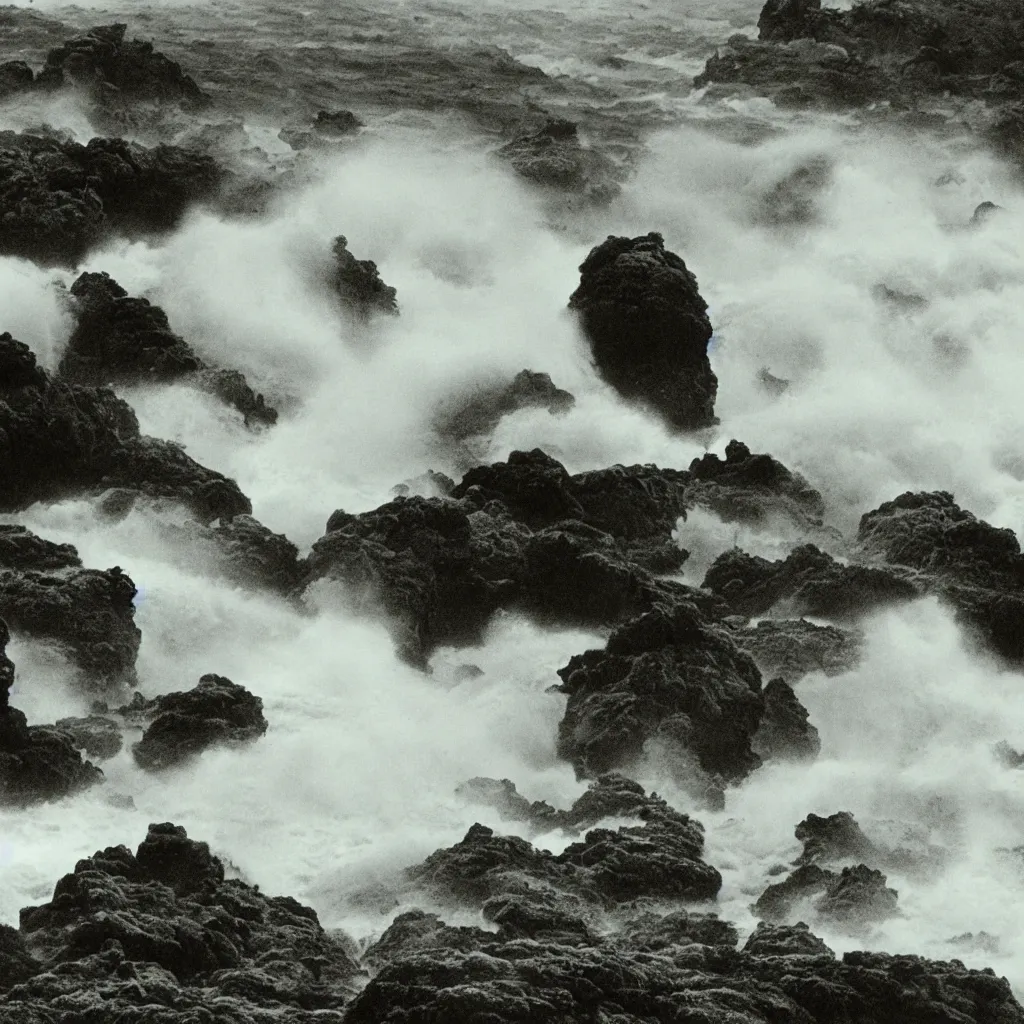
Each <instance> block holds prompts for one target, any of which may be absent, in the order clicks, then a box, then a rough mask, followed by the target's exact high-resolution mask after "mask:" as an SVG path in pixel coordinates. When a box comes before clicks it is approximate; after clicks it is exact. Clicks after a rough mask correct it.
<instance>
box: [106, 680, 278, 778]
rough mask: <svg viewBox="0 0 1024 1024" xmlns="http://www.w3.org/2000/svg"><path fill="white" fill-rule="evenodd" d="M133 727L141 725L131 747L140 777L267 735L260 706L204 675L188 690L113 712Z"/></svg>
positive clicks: (233, 686) (244, 691) (225, 682)
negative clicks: (216, 748)
mask: <svg viewBox="0 0 1024 1024" xmlns="http://www.w3.org/2000/svg"><path fill="white" fill-rule="evenodd" d="M119 714H121V715H123V716H124V717H125V718H126V719H127V720H128V721H130V722H133V723H145V724H146V731H145V732H144V733H143V736H142V739H141V740H140V741H139V742H138V743H136V744H135V745H134V746H133V747H132V756H133V757H134V758H135V763H136V764H138V765H139V767H140V768H144V769H145V770H146V771H163V770H165V769H167V768H178V767H181V766H182V765H184V764H186V763H187V762H188V761H190V760H191V759H192V758H194V757H197V756H198V755H199V754H201V753H202V752H203V751H204V750H207V749H208V748H210V747H214V746H240V745H244V744H247V743H251V742H252V741H253V740H256V739H258V738H259V737H260V736H262V735H263V734H264V733H265V732H266V731H267V720H266V718H264V717H263V701H262V700H261V699H260V698H259V697H257V696H255V695H254V694H252V693H250V692H249V691H248V690H247V689H246V688H245V687H244V686H239V685H238V684H237V683H233V682H231V680H230V679H225V678H224V677H223V676H217V675H205V676H203V677H202V678H201V679H200V680H199V682H198V684H197V685H196V686H195V687H194V688H193V689H191V690H188V691H185V692H183V693H166V694H163V695H162V696H160V697H154V698H153V699H152V700H145V699H144V698H142V695H141V694H139V693H136V695H135V700H134V701H133V702H132V703H131V704H129V705H127V706H126V707H123V708H120V709H119Z"/></svg>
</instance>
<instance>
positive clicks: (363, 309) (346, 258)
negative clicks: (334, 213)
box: [332, 235, 398, 320]
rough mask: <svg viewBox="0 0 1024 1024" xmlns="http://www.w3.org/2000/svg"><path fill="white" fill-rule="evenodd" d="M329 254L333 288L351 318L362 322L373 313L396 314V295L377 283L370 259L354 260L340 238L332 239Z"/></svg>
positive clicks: (374, 264)
mask: <svg viewBox="0 0 1024 1024" xmlns="http://www.w3.org/2000/svg"><path fill="white" fill-rule="evenodd" d="M332 252H333V253H334V274H333V283H334V288H335V291H337V293H338V295H339V296H340V298H341V301H342V302H343V303H344V305H345V307H346V308H347V309H348V310H349V311H350V312H351V313H352V314H353V315H355V316H356V317H359V318H360V319H364V320H365V319H367V318H368V317H370V316H372V315H373V314H374V313H383V314H385V315H387V316H397V315H398V303H397V301H396V300H395V296H396V294H397V292H396V290H395V289H394V288H391V287H390V286H389V285H386V284H385V283H384V282H383V281H382V280H381V278H380V273H379V272H378V270H377V264H376V263H374V262H373V260H357V259H356V258H355V256H353V255H352V253H350V252H349V251H348V239H346V238H345V236H344V235H338V237H337V238H335V240H334V246H333V248H332Z"/></svg>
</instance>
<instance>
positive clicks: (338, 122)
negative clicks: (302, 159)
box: [278, 110, 366, 150]
mask: <svg viewBox="0 0 1024 1024" xmlns="http://www.w3.org/2000/svg"><path fill="white" fill-rule="evenodd" d="M365 127H366V125H365V124H364V123H363V122H362V121H361V120H360V119H359V118H358V117H356V115H355V114H353V113H352V111H351V110H334V111H329V110H320V111H318V112H317V115H316V117H315V118H314V119H313V120H312V122H307V123H306V124H302V125H288V126H286V127H284V128H282V129H281V131H280V132H279V133H278V138H279V139H280V140H281V141H282V142H286V143H287V144H288V145H289V146H291V147H292V149H295V150H303V149H308V148H309V147H310V146H315V145H317V144H318V143H320V144H323V143H324V142H325V141H326V142H334V141H336V140H338V139H344V138H347V137H349V136H351V135H355V134H356V132H358V131H359V129H360V128H365Z"/></svg>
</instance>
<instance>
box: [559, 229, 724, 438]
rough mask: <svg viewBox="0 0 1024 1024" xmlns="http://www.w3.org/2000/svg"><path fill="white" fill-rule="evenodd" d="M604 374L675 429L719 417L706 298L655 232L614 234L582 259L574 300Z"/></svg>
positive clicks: (627, 396) (631, 399) (630, 398)
mask: <svg viewBox="0 0 1024 1024" xmlns="http://www.w3.org/2000/svg"><path fill="white" fill-rule="evenodd" d="M569 308H570V309H572V310H574V311H575V312H576V313H577V315H578V316H579V321H580V326H581V328H582V330H583V334H584V335H585V337H586V338H587V341H588V342H589V344H590V349H591V352H592V354H593V357H594V364H595V366H596V367H597V371H598V373H599V374H600V375H601V377H602V378H603V379H604V380H605V381H607V382H608V384H610V385H611V387H612V388H614V389H615V390H616V391H617V392H618V393H619V394H620V395H621V396H622V397H623V398H624V399H626V400H627V401H629V402H634V403H638V404H640V405H643V406H645V407H647V408H649V409H651V410H652V411H653V412H655V413H656V414H657V415H658V416H660V417H661V418H662V419H663V420H664V421H665V422H666V423H667V424H668V426H670V427H671V428H673V429H675V430H694V429H697V428H699V427H706V426H709V425H711V424H713V423H716V422H717V420H716V419H715V414H714V409H715V395H716V394H717V391H718V378H717V377H715V375H714V373H713V372H712V370H711V363H710V362H709V361H708V355H707V348H708V342H709V341H710V340H711V334H712V327H711V321H710V320H709V319H708V315H707V303H705V302H704V300H703V299H702V298H701V295H700V292H699V291H698V290H697V279H696V277H694V275H693V274H692V273H691V272H690V271H689V270H688V269H687V267H686V264H685V263H684V262H683V261H682V260H681V259H680V258H679V257H678V256H677V255H676V254H675V253H673V252H670V251H669V250H667V249H666V248H665V241H664V239H663V238H662V236H661V235H660V234H658V233H657V232H651V233H650V234H648V235H644V236H641V237H639V238H621V237H616V236H614V235H610V236H609V237H608V239H607V241H605V242H602V243H601V245H598V246H596V247H595V248H594V249H592V250H591V251H590V254H589V255H588V256H587V258H586V259H585V260H584V261H583V263H582V264H581V265H580V286H579V288H577V289H576V291H575V292H574V293H573V295H572V297H571V298H570V300H569Z"/></svg>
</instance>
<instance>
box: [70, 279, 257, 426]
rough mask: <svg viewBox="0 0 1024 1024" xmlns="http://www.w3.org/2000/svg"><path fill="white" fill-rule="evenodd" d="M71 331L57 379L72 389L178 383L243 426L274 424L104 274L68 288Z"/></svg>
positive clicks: (232, 381) (226, 375)
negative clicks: (231, 412) (204, 395)
mask: <svg viewBox="0 0 1024 1024" xmlns="http://www.w3.org/2000/svg"><path fill="white" fill-rule="evenodd" d="M71 296H72V299H73V311H74V314H75V316H76V320H77V322H76V324H75V329H74V330H73V331H72V333H71V337H70V338H69V339H68V344H67V348H66V349H65V351H64V355H63V356H62V357H61V361H60V366H59V368H58V371H57V373H58V377H59V378H60V379H61V380H66V381H68V382H69V383H72V384H85V385H93V386H96V385H114V384H151V383H171V382H177V383H183V384H188V385H190V386H192V387H195V388H197V389H199V390H201V391H206V392H209V393H211V394H214V395H216V396H217V397H218V398H220V399H221V400H222V401H224V402H225V403H226V404H228V405H231V406H233V407H234V408H235V409H237V410H238V412H240V413H241V414H242V416H243V418H244V419H245V423H246V425H247V426H249V425H254V424H263V425H270V424H273V423H275V422H276V421H277V412H276V410H274V409H272V408H270V407H269V406H268V405H267V404H266V402H265V401H264V398H263V396H262V395H260V394H256V393H255V392H254V391H253V390H252V388H250V387H249V385H248V383H247V382H246V379H245V377H244V376H243V375H242V374H241V373H239V372H238V371H237V370H235V371H232V370H219V369H216V368H213V367H210V366H208V365H207V364H206V363H205V362H204V361H203V360H202V359H201V358H200V357H199V356H198V355H196V353H195V352H194V351H193V349H192V347H191V346H190V345H189V344H188V343H187V342H186V341H185V340H184V338H181V337H180V336H179V335H177V334H175V333H174V332H173V331H172V330H171V326H170V323H169V322H168V319H167V314H166V313H165V312H164V311H163V310H162V309H161V308H160V307H159V306H154V305H152V304H151V303H150V302H149V301H148V300H147V299H136V298H132V297H131V296H129V295H128V293H127V292H126V291H125V290H124V289H123V288H122V287H121V286H120V285H119V284H118V283H117V282H116V281H115V280H114V279H113V278H112V277H110V275H109V274H105V273H86V274H82V275H81V276H80V277H79V278H78V279H77V280H76V281H75V283H74V284H73V285H72V286H71Z"/></svg>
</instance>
